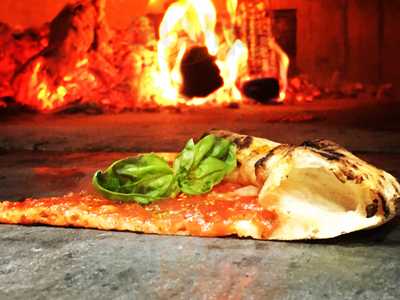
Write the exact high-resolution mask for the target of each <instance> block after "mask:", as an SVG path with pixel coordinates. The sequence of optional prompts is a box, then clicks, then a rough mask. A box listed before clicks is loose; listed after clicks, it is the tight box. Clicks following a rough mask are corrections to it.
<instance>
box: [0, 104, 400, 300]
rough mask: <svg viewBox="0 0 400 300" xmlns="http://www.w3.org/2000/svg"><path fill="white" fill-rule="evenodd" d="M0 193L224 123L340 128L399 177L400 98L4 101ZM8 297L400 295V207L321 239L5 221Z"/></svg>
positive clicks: (39, 189)
mask: <svg viewBox="0 0 400 300" xmlns="http://www.w3.org/2000/svg"><path fill="white" fill-rule="evenodd" d="M0 119H1V123H0V150H1V154H0V172H1V173H0V200H19V199H23V198H26V197H42V196H51V195H62V194H65V193H68V192H71V191H79V190H81V189H83V188H85V187H86V186H87V185H88V184H89V182H90V178H91V175H92V174H93V172H94V171H95V170H96V169H98V168H102V167H104V166H106V165H108V164H109V163H111V162H112V161H113V160H116V159H119V158H121V157H124V156H128V155H130V154H133V153H137V152H144V151H177V150H179V149H180V148H181V147H182V146H183V144H184V142H185V141H186V140H187V139H188V138H190V137H192V136H193V137H196V136H199V135H201V134H202V133H203V132H204V131H206V130H208V129H210V128H224V129H229V130H234V131H239V132H242V133H246V134H251V135H258V136H263V137H267V138H270V139H272V140H276V141H279V142H286V143H301V142H303V141H304V140H307V139H312V138H328V139H332V140H334V141H336V142H338V143H340V144H342V145H344V146H345V147H347V148H349V149H350V150H352V151H354V152H355V153H356V154H357V155H359V156H360V157H362V158H364V159H365V160H367V161H369V162H371V163H373V164H375V165H377V166H378V167H381V168H383V169H385V170H387V171H389V172H390V173H392V174H393V175H394V176H396V177H397V178H399V179H400V102H388V103H386V102H380V103H376V102H369V101H362V100H348V101H347V100H324V101H322V100H321V101H317V102H314V103H310V104H304V105H297V106H261V105H259V106H245V107H242V108H241V109H227V108H223V109H222V108H220V109H215V108H214V109H211V108H202V109H200V108H190V109H186V110H182V111H180V112H177V111H172V110H162V111H159V112H130V113H124V114H121V115H112V114H107V115H87V114H82V113H80V114H65V113H64V114H59V115H45V116H44V115H33V114H28V113H21V112H20V113H16V114H13V115H11V114H10V111H8V112H6V111H3V112H1V113H0ZM0 239H1V244H2V247H0V299H25V298H28V297H29V298H31V299H46V298H49V299H54V298H57V299H73V298H78V299H81V298H84V299H92V298H97V299H114V298H122V299H131V298H138V299H165V298H166V299H170V298H178V299H188V298H195V299H197V298H202V299H203V298H205V299H221V298H222V299H242V298H243V299H248V298H250V299H259V298H261V299H282V298H284V299H322V298H330V299H332V298H338V299H352V298H360V299H399V298H400V290H399V288H398V282H399V281H400V260H399V259H398V254H399V246H400V219H399V218H397V219H395V220H394V221H393V222H391V223H390V224H387V225H385V226H383V227H381V228H378V229H375V230H371V231H367V232H360V233H355V234H350V235H347V236H344V237H341V238H339V239H334V240H328V241H319V242H296V243H281V242H263V241H254V240H248V239H237V238H222V239H212V238H189V237H173V236H155V235H142V234H134V233H126V232H103V231H96V230H82V229H70V228H50V227H43V226H35V227H24V226H8V225H0Z"/></svg>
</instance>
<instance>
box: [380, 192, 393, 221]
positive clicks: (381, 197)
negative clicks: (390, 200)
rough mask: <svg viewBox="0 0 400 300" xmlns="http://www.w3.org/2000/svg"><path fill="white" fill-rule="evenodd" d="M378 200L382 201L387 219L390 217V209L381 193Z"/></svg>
mask: <svg viewBox="0 0 400 300" xmlns="http://www.w3.org/2000/svg"><path fill="white" fill-rule="evenodd" d="M378 198H379V200H380V201H381V205H382V210H383V215H384V216H385V218H387V217H389V216H390V209H389V207H388V206H387V203H386V200H385V197H383V195H382V194H381V193H378Z"/></svg>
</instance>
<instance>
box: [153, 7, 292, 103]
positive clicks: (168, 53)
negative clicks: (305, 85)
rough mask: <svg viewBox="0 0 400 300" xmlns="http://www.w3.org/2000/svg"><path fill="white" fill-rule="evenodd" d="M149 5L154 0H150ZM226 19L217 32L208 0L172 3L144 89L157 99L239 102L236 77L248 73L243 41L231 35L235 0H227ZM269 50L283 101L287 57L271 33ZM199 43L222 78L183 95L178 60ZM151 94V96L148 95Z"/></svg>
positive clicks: (246, 76)
mask: <svg viewBox="0 0 400 300" xmlns="http://www.w3.org/2000/svg"><path fill="white" fill-rule="evenodd" d="M151 2H152V3H151V4H152V5H154V4H155V1H151ZM226 8H227V12H228V15H229V20H228V21H229V22H226V23H224V24H223V28H222V34H220V35H218V34H217V32H216V25H217V12H216V9H215V7H214V5H213V3H212V1H211V0H203V1H196V0H178V1H176V2H174V3H172V4H171V5H170V6H169V7H168V9H167V11H166V13H165V15H164V18H163V20H162V22H161V25H160V28H159V36H160V39H159V40H158V44H157V51H158V55H157V59H158V61H157V63H158V70H155V73H154V74H152V78H153V80H154V81H156V82H155V83H154V84H153V85H151V86H150V87H149V88H148V93H149V94H152V95H153V96H154V97H152V99H154V100H155V102H156V103H157V104H159V105H177V104H179V103H186V104H189V105H190V104H192V105H199V104H204V103H207V102H212V103H216V104H224V103H232V102H241V101H243V95H242V93H241V91H240V89H239V87H238V86H239V85H240V81H241V80H246V79H249V78H250V76H249V73H248V69H247V65H248V63H247V62H248V59H249V56H248V46H247V45H246V42H245V41H242V40H240V39H239V38H237V37H235V25H236V23H237V10H238V1H237V0H227V2H226ZM268 43H269V45H268V46H269V47H270V49H271V51H272V52H274V53H275V55H277V57H278V63H279V66H278V68H279V73H278V74H275V75H276V76H278V80H279V82H280V86H281V93H280V97H279V99H277V100H278V101H284V99H285V95H286V93H285V91H286V88H287V71H288V67H289V58H288V56H287V55H286V53H285V52H284V51H283V50H282V49H281V48H280V46H279V45H278V44H277V43H276V42H275V40H274V39H270V40H269V41H268ZM198 45H203V46H205V47H206V48H207V50H208V53H209V54H210V55H212V56H215V57H216V62H215V63H216V65H217V66H218V68H219V71H220V75H221V77H222V79H223V82H224V84H223V86H222V87H221V88H219V89H218V90H217V91H215V92H213V93H212V94H211V95H209V96H207V97H203V98H192V99H188V98H187V97H185V96H183V95H182V93H181V92H180V90H181V87H182V74H181V72H180V65H181V62H182V57H183V56H184V54H185V52H186V50H188V49H190V48H191V47H193V46H198ZM149 98H150V97H149Z"/></svg>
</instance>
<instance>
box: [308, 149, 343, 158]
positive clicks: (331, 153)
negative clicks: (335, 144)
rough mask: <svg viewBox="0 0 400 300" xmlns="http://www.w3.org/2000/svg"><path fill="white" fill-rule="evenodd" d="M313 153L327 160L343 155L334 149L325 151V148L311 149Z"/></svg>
mask: <svg viewBox="0 0 400 300" xmlns="http://www.w3.org/2000/svg"><path fill="white" fill-rule="evenodd" d="M313 151H314V152H315V153H317V154H319V155H321V156H322V157H324V158H326V159H327V160H340V159H341V158H343V157H344V155H343V154H342V153H337V152H334V151H326V150H313Z"/></svg>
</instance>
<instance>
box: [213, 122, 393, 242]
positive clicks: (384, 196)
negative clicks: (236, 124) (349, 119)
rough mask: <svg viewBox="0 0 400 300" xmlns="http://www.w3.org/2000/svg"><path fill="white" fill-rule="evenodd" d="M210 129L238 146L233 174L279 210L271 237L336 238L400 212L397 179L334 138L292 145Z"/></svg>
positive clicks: (271, 208)
mask: <svg viewBox="0 0 400 300" xmlns="http://www.w3.org/2000/svg"><path fill="white" fill-rule="evenodd" d="M211 133H213V134H215V135H217V136H221V137H224V138H228V139H230V140H231V141H233V142H234V143H235V144H236V145H237V147H238V155H237V156H238V162H239V167H238V168H237V170H236V171H235V172H234V173H233V174H232V175H231V176H230V178H229V179H230V180H233V181H240V182H241V183H242V184H253V185H255V186H258V187H259V188H260V192H259V195H258V201H259V203H260V204H261V205H262V206H263V207H264V208H266V209H269V210H275V211H276V212H277V213H278V216H279V226H278V227H277V228H276V229H275V230H274V232H273V233H272V235H271V236H270V239H275V240H300V239H325V238H332V237H336V236H339V235H342V234H345V233H349V232H353V231H358V230H362V229H368V228H373V227H377V226H379V225H382V224H384V223H386V222H388V221H389V220H391V219H393V218H394V217H395V216H396V215H397V214H398V213H399V207H400V185H399V183H398V182H397V180H396V179H395V178H394V177H393V176H392V175H390V174H388V173H386V172H385V171H383V170H379V169H377V168H376V167H374V166H372V165H370V164H368V163H367V162H365V161H363V160H361V159H359V158H358V157H356V156H354V155H353V154H351V153H350V152H349V151H347V150H345V149H344V148H342V147H340V146H339V145H337V144H335V143H333V142H331V141H327V140H315V141H308V142H304V143H303V144H302V145H299V146H292V145H283V144H278V143H275V142H272V141H269V140H266V139H260V138H253V137H250V136H245V135H239V134H236V133H231V132H227V131H219V130H217V131H212V132H211Z"/></svg>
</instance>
